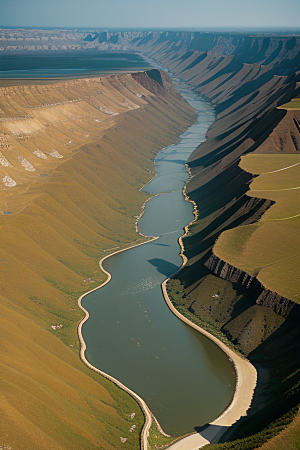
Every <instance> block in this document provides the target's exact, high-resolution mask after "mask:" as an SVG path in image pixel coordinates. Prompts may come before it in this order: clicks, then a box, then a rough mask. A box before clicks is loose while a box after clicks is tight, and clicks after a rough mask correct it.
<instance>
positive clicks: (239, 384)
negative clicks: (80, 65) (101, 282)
mask: <svg viewBox="0 0 300 450" xmlns="http://www.w3.org/2000/svg"><path fill="white" fill-rule="evenodd" d="M185 188H186V185H185ZM185 188H184V189H183V195H184V197H185V200H186V201H188V202H191V203H193V206H194V216H195V217H194V220H193V221H192V222H191V223H190V224H189V225H187V226H186V227H185V234H187V233H188V231H189V226H190V225H191V224H192V223H193V222H194V221H195V220H196V219H197V213H198V211H197V205H196V203H195V202H193V201H191V200H190V199H189V197H188V196H187V194H186V189H185ZM184 236H185V235H183V236H181V237H180V238H179V244H180V248H181V256H182V258H183V263H182V266H181V268H180V270H181V269H182V267H183V266H184V265H185V264H186V263H187V258H186V256H185V255H184V245H183V241H182V239H183V237H184ZM174 275H175V274H174ZM167 282H168V279H167V280H165V281H164V282H163V284H162V291H163V295H164V298H165V301H166V303H167V305H168V307H169V308H170V310H171V311H172V312H173V314H175V316H177V317H178V318H179V319H180V320H182V321H183V322H185V323H186V324H187V325H189V326H191V327H192V328H194V329H195V330H197V331H199V333H201V334H203V335H204V336H206V337H208V338H209V339H210V340H211V341H213V342H214V343H215V344H216V345H217V346H218V347H219V348H220V349H221V350H223V352H224V353H225V354H226V355H227V356H228V358H229V359H230V360H231V361H232V363H233V365H234V369H235V373H236V388H235V392H234V395H233V398H232V401H231V403H230V405H229V406H228V407H227V408H226V410H225V411H224V412H223V413H222V414H221V415H220V416H219V417H217V418H216V419H215V420H213V421H212V422H210V424H209V425H208V426H207V427H206V428H205V429H204V430H203V431H201V433H194V434H191V435H190V436H187V437H185V438H183V439H181V440H179V441H177V442H176V443H174V444H171V445H170V446H169V447H168V449H169V450H197V449H199V448H201V447H204V446H205V445H207V444H210V443H217V442H218V441H219V439H220V437H221V436H222V434H223V433H225V431H226V430H227V429H228V428H229V427H230V426H231V425H233V424H234V423H235V422H237V421H238V420H239V419H240V418H241V417H242V416H245V415H246V414H247V411H248V409H249V407H250V405H251V401H252V398H253V394H254V389H255V387H256V383H257V372H256V369H255V367H254V366H253V365H252V364H251V363H250V362H249V361H248V360H247V359H243V358H241V357H240V356H238V355H237V354H236V353H235V352H234V351H233V350H231V349H230V348H229V347H227V345H225V344H224V343H223V342H222V341H220V340H219V339H218V338H216V337H215V336H214V335H213V334H211V333H209V332H208V331H206V330H204V329H203V328H201V327H199V326H198V325H196V324H194V323H193V322H191V321H190V320H189V319H187V318H186V317H185V316H183V315H182V314H180V312H178V311H177V309H176V308H175V307H174V306H173V304H172V302H171V300H170V298H169V296H168V293H167V287H166V285H167Z"/></svg>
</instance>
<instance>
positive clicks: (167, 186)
mask: <svg viewBox="0 0 300 450" xmlns="http://www.w3.org/2000/svg"><path fill="white" fill-rule="evenodd" d="M175 84H176V87H177V88H178V89H179V90H180V91H181V94H182V95H183V97H184V98H185V99H186V100H187V101H188V102H189V103H190V104H191V105H192V106H193V107H194V108H195V109H196V110H197V111H198V118H197V122H196V123H195V124H193V125H192V126H191V127H190V128H189V129H188V130H187V131H186V132H185V133H183V135H182V136H181V139H180V142H179V143H178V144H176V145H172V146H170V147H167V148H164V149H162V150H161V151H160V152H159V153H158V154H157V157H156V160H155V165H156V173H157V176H156V177H155V178H154V179H153V180H152V181H151V182H150V183H149V184H148V185H147V186H146V187H145V188H144V189H143V190H144V191H146V192H149V193H151V194H160V193H163V194H161V195H156V196H155V197H153V198H152V199H151V200H150V201H148V202H147V204H146V207H145V212H144V215H143V216H142V217H141V219H140V220H139V227H140V229H141V231H142V233H143V234H145V235H147V236H159V239H157V240H155V241H152V242H150V243H147V244H144V245H141V246H138V247H135V248H132V249H129V250H126V251H124V252H121V253H118V254H116V255H114V256H112V257H110V258H108V259H106V260H105V261H104V264H103V266H104V268H105V269H106V270H107V271H109V272H110V273H111V274H112V279H111V281H110V282H109V283H108V284H107V285H105V286H104V287H103V288H101V289H99V290H97V291H94V292H92V293H90V294H88V295H87V296H85V297H84V298H83V300H82V305H83V307H84V308H86V309H87V310H88V311H89V313H90V318H89V319H88V321H87V322H85V324H84V325H83V329H82V333H83V338H84V340H85V342H86V345H87V350H86V358H87V359H88V361H89V362H90V363H91V364H93V365H94V366H95V367H98V368H99V369H100V370H102V371H104V372H106V373H108V374H109V375H111V376H113V377H115V378H117V379H118V380H120V381H121V382H122V383H123V384H125V385H126V386H127V387H129V388H130V389H132V390H133V391H135V392H136V393H137V394H138V395H139V396H140V397H142V398H143V399H144V400H145V401H146V403H147V404H148V406H149V407H150V409H151V411H152V412H153V413H154V415H155V416H156V418H157V419H158V421H159V422H160V424H161V426H162V428H163V429H164V431H165V432H167V433H169V434H171V435H172V436H180V435H182V434H186V433H188V432H192V431H194V429H195V427H200V426H202V425H204V424H206V423H208V422H210V421H211V420H213V419H215V418H216V417H217V416H218V415H219V414H220V413H221V412H222V411H223V410H224V409H225V408H226V406H227V405H228V403H230V400H231V398H232V396H233V393H234V388H235V374H234V369H233V365H232V364H231V362H230V361H229V360H228V358H227V356H226V355H225V354H224V353H223V352H222V351H221V350H220V349H219V348H218V347H217V346H216V345H215V344H214V343H212V342H211V341H210V340H209V339H207V338H206V337H204V336H202V335H201V334H200V333H198V332H196V331H195V330H193V329H192V328H190V327H189V326H187V325H186V324H184V323H183V322H181V320H179V319H178V318H177V317H176V316H174V315H173V314H172V312H171V311H170V310H169V308H168V306H167V305H166V303H165V301H164V298H163V295H162V291H161V283H162V282H163V281H164V280H165V279H166V278H167V277H169V276H170V275H171V274H173V273H174V272H175V271H176V270H178V268H179V267H180V266H181V264H182V258H181V257H180V256H179V252H180V247H179V244H178V239H179V237H180V236H181V235H182V234H183V228H184V226H185V225H187V224H188V223H189V222H191V221H192V220H193V206H192V204H191V203H189V202H187V201H185V199H184V197H183V194H182V188H183V187H184V184H185V183H186V181H187V180H188V173H187V170H186V167H185V162H186V160H187V159H188V157H189V155H190V154H191V153H192V151H193V150H194V149H195V148H196V147H197V146H198V145H199V143H201V142H203V141H204V140H205V134H206V131H207V129H208V127H209V126H210V125H211V124H212V122H213V120H214V112H213V110H212V108H211V107H210V106H209V105H208V104H207V103H205V102H204V101H203V100H201V99H200V97H199V96H198V95H197V93H195V92H194V91H192V90H191V88H190V87H188V86H187V85H186V84H185V83H183V82H180V81H179V80H176V79H175Z"/></svg>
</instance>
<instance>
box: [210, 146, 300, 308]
mask: <svg viewBox="0 0 300 450" xmlns="http://www.w3.org/2000/svg"><path fill="white" fill-rule="evenodd" d="M248 163H249V164H248ZM240 165H241V167H242V168H243V169H244V170H247V171H251V172H252V173H256V174H257V173H260V174H261V175H260V176H259V177H257V178H255V179H254V181H253V182H252V183H251V185H250V189H251V190H250V191H249V192H248V195H249V196H251V197H258V198H265V199H270V200H273V201H274V202H275V204H274V205H273V206H271V208H270V209H269V210H268V211H266V213H265V214H264V215H263V216H262V218H261V219H260V221H259V222H258V223H257V224H253V225H247V226H242V227H238V228H235V229H233V230H229V231H226V232H224V233H222V234H221V236H220V238H219V239H218V241H217V243H216V245H215V247H214V251H215V253H216V254H217V255H218V256H219V257H220V258H222V259H224V260H225V261H228V262H229V263H230V264H232V265H233V266H235V267H238V268H240V269H243V270H244V271H245V272H247V273H249V274H250V275H253V276H256V277H257V278H258V279H259V280H260V281H261V283H262V284H263V285H264V286H265V287H266V288H268V289H270V290H272V291H275V292H278V293H279V294H280V295H282V296H283V297H287V298H289V299H291V300H293V301H296V302H300V297H299V290H300V282H299V277H298V274H299V271H300V240H299V236H300V189H298V187H299V184H300V181H299V180H300V165H299V155H256V154H252V155H248V156H246V157H243V158H242V161H241V164H240ZM282 169H283V170H282Z"/></svg>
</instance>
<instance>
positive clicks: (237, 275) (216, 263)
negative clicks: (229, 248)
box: [204, 253, 295, 318]
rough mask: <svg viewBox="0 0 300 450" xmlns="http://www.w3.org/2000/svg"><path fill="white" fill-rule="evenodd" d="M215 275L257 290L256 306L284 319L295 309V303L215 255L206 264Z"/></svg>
mask: <svg viewBox="0 0 300 450" xmlns="http://www.w3.org/2000/svg"><path fill="white" fill-rule="evenodd" d="M204 265H205V267H207V268H208V269H209V270H210V271H211V272H213V274H214V275H217V276H218V277H220V278H222V279H223V280H226V281H230V282H231V283H236V284H238V285H240V286H245V287H246V288H247V289H254V288H255V289H256V295H257V291H258V292H259V291H260V293H259V295H258V297H257V299H256V304H257V305H260V306H262V307H265V308H269V309H271V310H272V311H274V312H275V313H276V314H277V315H279V316H282V317H285V318H286V317H287V316H288V315H289V313H290V312H291V310H292V308H293V307H294V305H295V303H294V302H292V301H291V300H289V299H287V298H285V297H282V296H281V295H279V294H277V293H276V292H272V291H270V290H269V289H266V288H264V286H262V284H261V283H260V282H259V281H258V280H257V279H256V277H252V276H251V275H249V274H247V273H246V272H244V271H243V270H241V269H238V268H236V267H234V266H232V265H231V264H229V263H228V262H226V261H223V260H222V259H220V258H219V257H218V256H216V255H214V254H213V253H212V254H211V256H210V257H209V258H208V260H207V261H206V262H205V263H204Z"/></svg>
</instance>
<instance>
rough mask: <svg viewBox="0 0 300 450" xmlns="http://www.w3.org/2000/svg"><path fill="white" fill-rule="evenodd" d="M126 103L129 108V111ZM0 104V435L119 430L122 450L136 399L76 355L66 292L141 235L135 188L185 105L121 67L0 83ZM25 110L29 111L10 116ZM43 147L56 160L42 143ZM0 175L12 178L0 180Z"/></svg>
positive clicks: (114, 439) (98, 276)
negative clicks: (1, 161)
mask: <svg viewBox="0 0 300 450" xmlns="http://www.w3.org/2000/svg"><path fill="white" fill-rule="evenodd" d="M121 81H122V83H121ZM118 89H119V90H120V92H119V91H118ZM100 91H101V93H100ZM136 94H138V95H139V96H137V95H136ZM140 95H143V99H141V97H140ZM71 100H74V103H67V104H62V105H58V106H57V105H56V106H51V107H47V106H45V105H53V104H54V103H58V102H63V101H71ZM75 100H76V102H75ZM77 100H78V101H77ZM133 101H134V102H135V104H136V105H137V106H139V108H136V109H129V105H130V104H131V103H130V102H133ZM32 106H38V108H32ZM0 108H1V109H2V111H3V113H2V116H4V117H6V118H8V119H9V120H8V121H2V122H0V141H1V142H0V143H2V147H1V152H2V155H3V156H4V157H5V158H6V159H7V160H8V161H9V164H10V166H9V167H6V166H3V165H0V170H1V174H0V175H1V177H0V186H1V187H0V191H1V193H0V194H1V201H0V210H2V211H3V212H4V211H12V213H13V214H11V215H0V229H1V249H0V258H1V297H0V301H1V331H2V332H1V344H2V346H1V350H0V361H1V363H0V364H1V372H0V380H1V387H2V388H1V394H0V395H1V397H0V416H1V421H0V436H1V438H2V441H1V440H0V445H10V446H11V447H12V448H13V449H14V448H18V449H28V450H32V449H35V450H40V449H45V448H47V449H55V450H57V449H64V450H70V449H85V450H89V449H99V448H102V449H113V448H118V446H119V445H120V443H121V441H120V437H121V436H122V437H127V438H128V441H127V442H126V443H125V444H122V448H123V449H125V450H127V449H128V450H129V449H136V448H138V445H139V435H138V433H139V431H138V430H140V428H141V426H142V423H143V417H142V413H141V412H140V409H139V407H138V405H137V404H136V403H135V402H134V401H133V400H132V399H131V397H129V396H128V395H127V394H125V393H123V391H121V390H119V389H117V388H116V387H114V386H113V385H112V384H111V383H109V382H108V381H107V380H105V379H102V378H101V377H100V376H98V375H97V374H94V372H92V371H90V370H88V369H87V368H86V367H85V366H84V365H83V364H82V363H81V361H80V360H79V355H78V350H79V348H78V339H77V325H78V323H79V321H80V319H81V317H82V314H81V312H80V311H79V309H78V306H77V299H78V297H79V295H80V294H82V293H83V292H85V291H87V290H90V289H92V288H93V287H96V286H97V285H99V284H100V283H101V282H102V281H103V280H104V275H103V273H101V272H100V269H99V267H98V261H99V259H100V258H101V257H102V256H104V255H106V254H107V252H109V251H110V250H111V249H118V248H124V247H126V246H128V245H129V244H130V243H133V242H139V241H141V239H142V238H141V237H138V235H137V234H136V232H135V218H134V217H133V216H135V215H138V214H139V212H140V208H141V205H142V204H143V203H144V201H145V199H146V198H147V195H146V194H144V193H142V192H139V189H140V188H141V187H142V186H143V184H144V183H146V182H147V181H148V180H149V179H150V178H151V177H152V174H151V173H149V170H153V158H154V156H155V154H156V152H157V151H158V150H159V148H161V147H164V146H166V145H169V144H171V143H172V142H174V141H176V140H177V139H178V135H179V134H180V133H181V132H182V131H184V130H185V129H186V128H187V126H188V125H189V124H190V123H192V122H193V120H194V112H193V110H192V109H191V108H190V107H188V106H187V105H186V104H185V103H184V102H183V101H182V100H181V99H179V98H178V97H177V96H173V95H172V92H170V93H168V94H167V93H165V94H164V96H163V98H159V97H158V96H155V95H154V94H152V93H151V92H149V91H147V90H146V89H145V88H143V87H142V86H141V85H140V84H139V83H137V82H136V81H134V80H133V79H132V77H131V76H130V75H123V76H117V77H112V78H108V79H92V80H79V81H77V80H76V81H70V82H64V83H58V84H52V85H51V86H24V87H23V86H18V87H14V88H2V89H0ZM98 108H111V109H114V110H117V111H118V112H119V113H120V114H119V115H118V116H110V115H108V114H107V113H105V112H103V111H101V110H100V109H98ZM130 108H131V106H130ZM27 114H30V115H32V116H34V118H33V119H28V120H27V118H21V119H20V120H19V119H18V120H14V119H15V118H18V117H21V116H26V115H27ZM62 117H64V121H61V120H62ZM95 118H96V119H97V120H100V121H101V122H96V121H95V120H94V119H95ZM33 128H35V129H34V130H33ZM14 130H18V131H17V132H18V133H20V134H18V135H13V134H12V132H13V131H14ZM14 132H15V131H14ZM85 135H89V136H85ZM74 136H75V137H74ZM69 140H72V141H75V142H72V143H71V144H70V145H69V144H66V143H67V142H68V141H69ZM51 148H55V149H56V150H57V151H58V152H59V153H60V154H61V155H63V158H60V159H57V158H54V157H50V156H49V155H48V154H47V153H45V152H49V151H51ZM36 149H39V150H40V151H42V152H44V153H45V154H47V159H40V158H38V157H36V156H35V155H33V151H35V150H36ZM18 156H23V157H24V158H26V160H28V161H29V162H30V163H31V164H32V165H34V168H35V172H28V171H26V170H25V168H24V167H23V166H22V165H21V164H20V162H19V160H18ZM46 173H47V174H48V176H44V177H41V176H40V175H41V174H46ZM6 174H7V175H9V176H11V178H13V179H14V180H15V181H17V183H18V184H17V186H15V187H6V186H4V183H2V178H3V176H4V175H6ZM60 324H62V325H63V327H62V328H59V329H56V330H53V329H52V326H53V325H60ZM132 412H135V413H136V419H135V422H134V423H136V425H137V430H136V432H135V433H130V432H129V429H130V427H131V425H132V424H133V422H132V420H131V419H130V414H131V413H132Z"/></svg>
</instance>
